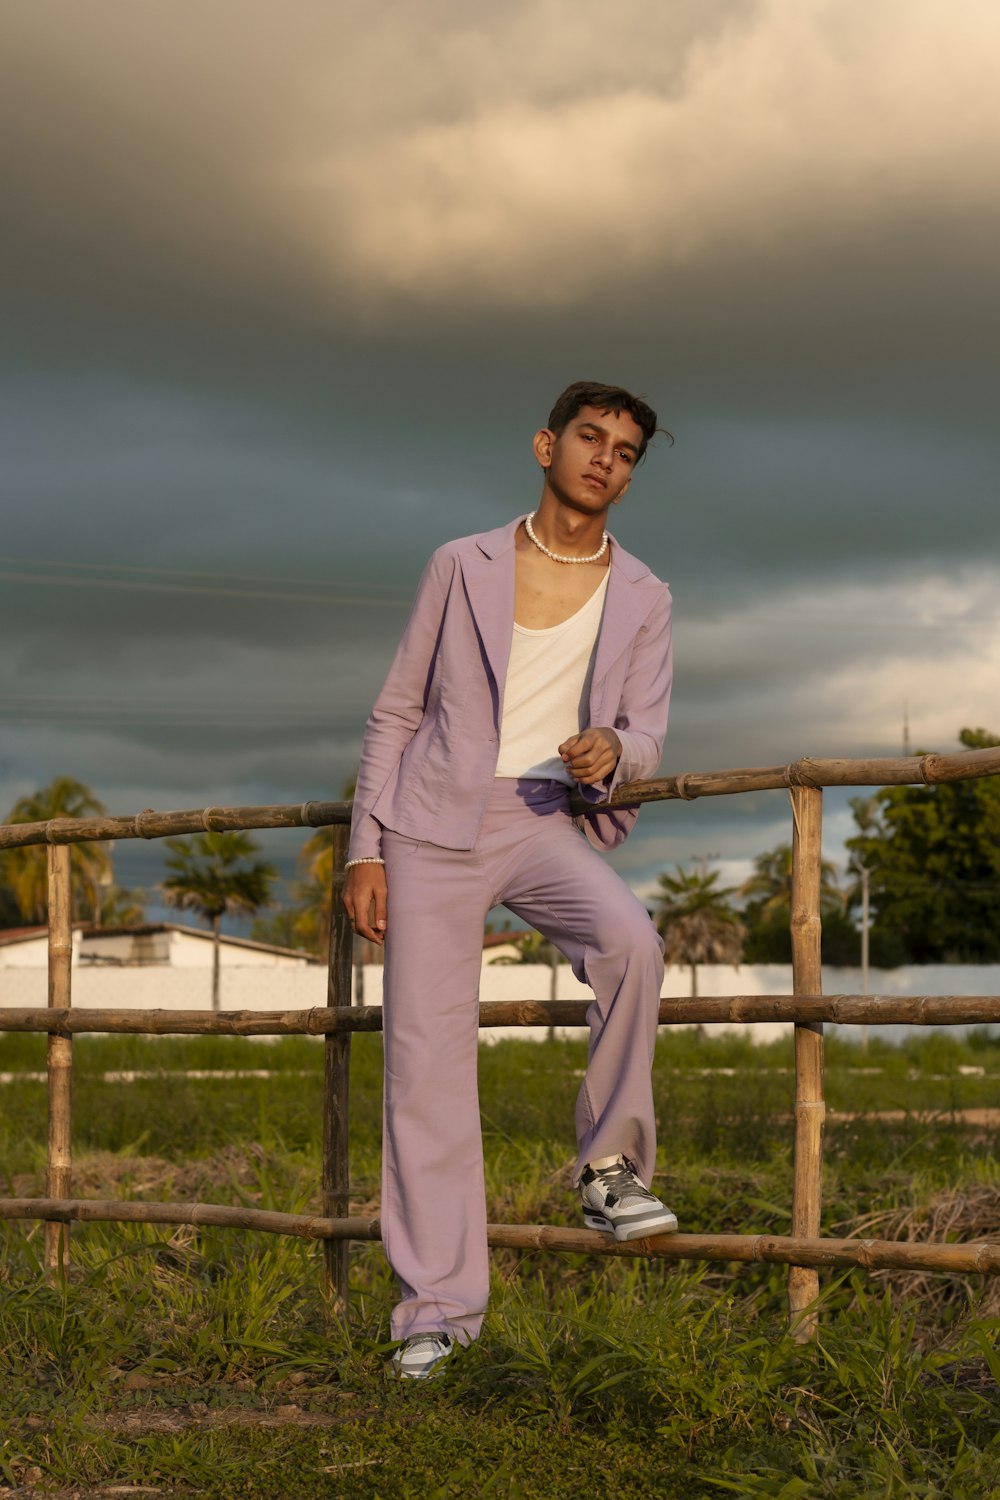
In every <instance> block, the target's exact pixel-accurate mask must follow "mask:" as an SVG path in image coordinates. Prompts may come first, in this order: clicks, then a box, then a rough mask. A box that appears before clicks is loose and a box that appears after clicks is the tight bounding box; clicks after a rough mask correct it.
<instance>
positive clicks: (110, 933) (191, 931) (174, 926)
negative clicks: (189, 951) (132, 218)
mask: <svg viewBox="0 0 1000 1500" xmlns="http://www.w3.org/2000/svg"><path fill="white" fill-rule="evenodd" d="M73 930H74V932H79V933H80V936H81V937H82V938H83V939H84V941H86V940H87V939H88V938H106V937H155V936H156V935H157V934H158V933H163V932H179V933H182V934H183V935H184V936H185V937H193V938H201V939H202V941H203V942H206V943H210V942H212V940H213V939H212V934H211V932H209V931H207V929H206V928H204V927H188V926H187V925H186V924H185V923H183V922H137V923H136V924H135V925H134V926H126V927H91V926H88V925H87V924H86V923H83V922H74V923H73ZM48 935H49V929H48V927H7V928H3V929H0V946H6V945H8V944H14V943H30V942H36V941H37V940H38V939H39V938H47V937H48ZM219 937H220V941H221V942H223V943H225V945H226V947H228V948H249V949H251V950H252V951H253V952H256V953H275V954H278V955H280V956H281V957H282V958H298V959H308V960H309V962H310V963H314V964H318V963H323V962H324V960H323V959H321V958H318V957H317V955H316V954H315V953H309V952H308V951H307V950H306V949H305V948H281V947H279V946H278V945H277V944H276V943H258V942H256V941H255V940H254V939H253V938H242V937H232V936H231V935H230V934H229V933H227V932H223V933H220V935H219Z"/></svg>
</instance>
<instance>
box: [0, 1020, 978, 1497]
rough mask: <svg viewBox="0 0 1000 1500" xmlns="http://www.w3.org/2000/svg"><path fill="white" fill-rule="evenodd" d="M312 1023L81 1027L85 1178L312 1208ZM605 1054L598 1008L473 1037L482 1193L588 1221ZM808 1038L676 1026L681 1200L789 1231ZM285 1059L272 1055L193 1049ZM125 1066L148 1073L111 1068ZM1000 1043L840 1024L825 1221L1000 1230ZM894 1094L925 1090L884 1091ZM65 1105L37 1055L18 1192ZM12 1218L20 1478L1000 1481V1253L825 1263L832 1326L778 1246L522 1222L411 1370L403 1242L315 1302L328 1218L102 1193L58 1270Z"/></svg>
mask: <svg viewBox="0 0 1000 1500" xmlns="http://www.w3.org/2000/svg"><path fill="white" fill-rule="evenodd" d="M44 1047H45V1043H44V1039H43V1038H38V1037H31V1036H24V1037H22V1036H8V1037H6V1038H0V1068H2V1069H4V1070H6V1071H22V1072H26V1071H30V1070H32V1069H38V1068H41V1067H42V1066H43V1065H44ZM322 1051H323V1049H322V1046H321V1045H320V1044H317V1043H315V1042H312V1041H309V1040H306V1039H302V1038H287V1039H284V1040H282V1041H280V1042H278V1043H276V1044H274V1045H268V1046H264V1045H261V1044H258V1043H253V1042H249V1041H242V1040H240V1039H234V1038H226V1039H217V1038H190V1039H176V1038H159V1039H146V1038H80V1039H78V1040H77V1041H76V1042H75V1043H74V1067H75V1074H76V1077H75V1084H74V1118H75V1122H76V1140H75V1153H76V1170H77V1178H78V1190H79V1191H80V1192H82V1193H86V1194H87V1195H89V1196H97V1195H102V1196H103V1195H108V1196H121V1197H127V1196H135V1197H144V1198H169V1197H184V1198H189V1199H195V1198H200V1199H204V1200H210V1201H217V1202H234V1203H239V1202H246V1203H252V1204H255V1205H259V1206H262V1207H277V1208H283V1209H292V1210H298V1211H303V1212H305V1211H310V1210H315V1209H317V1208H318V1206H319V1194H318V1186H317V1183H318V1175H319V1136H320V1095H321V1076H322ZM380 1053H381V1049H380V1044H379V1039H378V1038H377V1037H373V1036H360V1037H357V1038H356V1039H355V1043H354V1048H353V1063H352V1102H351V1109H352V1164H351V1170H352V1184H353V1193H354V1203H355V1206H356V1207H357V1208H359V1209H361V1210H363V1211H373V1210H374V1207H375V1200H376V1197H377V1175H378V1134H379V1107H380V1076H379V1074H380ZM583 1061H584V1054H583V1049H582V1047H581V1046H579V1045H578V1044H575V1043H555V1044H550V1043H541V1044H538V1045H532V1044H527V1043H522V1042H503V1043H499V1044H498V1045H497V1046H495V1047H490V1048H484V1049H483V1052H482V1057H481V1066H480V1076H481V1095H482V1108H483V1118H484V1134H485V1140H486V1148H487V1191H488V1196H489V1200H490V1216H491V1218H496V1219H503V1220H513V1219H517V1220H523V1221H527V1222H549V1223H576V1222H577V1211H576V1206H575V1203H574V1199H573V1195H572V1192H571V1190H570V1187H569V1169H570V1165H571V1160H572V1151H571V1136H572V1128H571V1121H572V1107H573V1100H574V1097H575V1093H576V1088H577V1086H578V1082H579V1078H578V1074H579V1071H580V1069H581V1068H582V1065H583ZM791 1061H792V1058H791V1048H790V1046H789V1045H788V1044H787V1043H780V1044H776V1045H774V1046H771V1047H767V1048H759V1049H758V1048H753V1047H751V1046H750V1045H748V1044H746V1043H744V1042H743V1041H742V1040H741V1039H739V1038H727V1037H718V1038H715V1039H711V1038H709V1039H706V1040H699V1039H698V1038H697V1037H695V1036H694V1035H693V1034H691V1033H676V1034H673V1035H665V1036H664V1037H663V1038H662V1040H661V1043H660V1047H659V1053H658V1058H657V1066H656V1074H655V1077H656V1089H657V1109H658V1114H659V1117H660V1131H661V1160H662V1163H663V1168H664V1170H663V1173H662V1174H661V1178H660V1181H659V1182H658V1185H662V1187H663V1190H664V1195H665V1196H667V1197H668V1198H669V1201H671V1203H672V1204H673V1206H675V1207H676V1208H677V1210H678V1212H679V1215H680V1217H681V1221H682V1226H683V1227H684V1228H685V1229H689V1230H698V1231H704V1232H714V1231H724V1230H726V1231H741V1232H750V1231H759V1232H779V1233H783V1232H787V1230H788V1226H789V1207H790V1182H791V1158H790V1136H791V1124H790V1111H791V1104H792V1076H791ZM261 1067H266V1068H267V1069H269V1070H271V1072H272V1074H273V1076H272V1077H270V1078H267V1079H251V1078H247V1079H241V1080H238V1079H235V1078H230V1079H205V1080H196V1079H185V1078H183V1077H181V1076H180V1075H181V1074H183V1073H184V1072H186V1071H188V1070H191V1069H220V1068H221V1069H227V1068H228V1069H240V1068H250V1069H257V1068H261ZM127 1068H135V1069H143V1070H149V1069H152V1070H155V1071H156V1073H157V1076H156V1077H154V1078H151V1079H146V1080H143V1081H139V1082H134V1083H130V1084H125V1083H108V1082H104V1081H102V1076H101V1075H102V1074H103V1073H105V1072H107V1071H112V1070H121V1069H127ZM969 1068H983V1069H984V1070H985V1071H984V1073H983V1074H982V1075H980V1074H976V1073H970V1072H967V1071H966V1072H963V1071H962V1070H963V1069H969ZM729 1069H734V1070H735V1072H734V1073H730V1072H728V1071H726V1070H729ZM875 1069H877V1070H878V1071H877V1072H875V1071H869V1070H875ZM998 1074H1000V1047H997V1045H996V1044H995V1043H993V1042H990V1041H989V1040H988V1039H986V1038H982V1037H977V1036H975V1035H973V1036H971V1037H969V1038H967V1039H966V1040H965V1041H962V1042H955V1041H954V1040H952V1039H951V1038H949V1037H947V1036H943V1037H942V1036H939V1035H937V1034H933V1035H931V1036H928V1037H927V1038H926V1039H924V1040H923V1042H922V1045H921V1044H911V1045H908V1046H907V1047H905V1048H900V1049H892V1048H886V1047H884V1046H882V1045H881V1044H880V1043H878V1042H877V1041H875V1040H873V1042H872V1044H871V1046H870V1047H869V1049H868V1051H867V1053H862V1052H861V1050H860V1049H859V1048H857V1047H852V1046H849V1045H848V1044H846V1043H845V1042H843V1041H842V1040H840V1039H834V1040H832V1041H831V1043H830V1045H829V1047H828V1051H827V1093H828V1098H829V1101H830V1103H831V1107H832V1108H834V1109H837V1110H842V1111H845V1112H850V1113H852V1114H853V1115H855V1116H856V1118H855V1119H853V1120H852V1121H851V1122H849V1123H846V1124H835V1125H834V1126H833V1127H832V1128H831V1130H830V1132H829V1136H828V1153H827V1168H826V1173H825V1185H824V1204H825V1209H824V1227H825V1230H826V1232H827V1233H843V1232H847V1231H848V1230H849V1229H850V1228H851V1227H852V1226H854V1225H856V1224H858V1223H859V1221H861V1220H866V1221H872V1222H874V1221H876V1220H877V1227H876V1228H875V1229H870V1230H867V1229H866V1231H865V1232H866V1233H887V1234H889V1235H892V1234H895V1233H904V1232H911V1231H912V1232H919V1233H925V1234H926V1235H928V1236H931V1235H936V1236H938V1237H944V1236H945V1235H950V1236H951V1237H952V1238H975V1237H979V1236H980V1235H982V1234H984V1233H991V1234H992V1235H993V1237H994V1238H995V1237H998V1234H1000V1169H998V1167H997V1164H996V1162H995V1160H994V1158H993V1154H992V1141H991V1139H990V1136H989V1134H988V1133H986V1132H984V1131H982V1130H981V1129H978V1128H970V1127H969V1126H968V1125H967V1124H966V1123H965V1122H964V1120H963V1117H962V1116H961V1115H960V1114H959V1113H958V1112H959V1111H961V1110H963V1109H967V1108H974V1107H977V1106H980V1105H982V1104H993V1103H994V1102H995V1101H996V1100H997V1098H998V1097H1000V1096H998V1092H997V1087H996V1085H997V1076H998ZM889 1109H892V1110H901V1111H903V1117H902V1118H901V1119H899V1120H896V1121H892V1122H886V1121H885V1120H879V1119H876V1118H875V1117H874V1112H875V1111H883V1110H889ZM44 1135H45V1090H44V1086H43V1085H40V1084H37V1083H32V1082H28V1081H19V1082H15V1083H12V1084H8V1085H5V1086H3V1087H2V1088H0V1147H2V1152H0V1161H2V1165H3V1172H4V1176H5V1178H6V1181H5V1183H4V1184H3V1189H4V1191H8V1192H9V1191H16V1192H17V1193H18V1194H20V1195H23V1194H26V1193H29V1192H36V1191H40V1189H41V1186H42V1182H43V1175H44ZM2 1232H3V1235H4V1240H5V1255H4V1258H3V1263H2V1266H0V1481H4V1482H6V1483H7V1484H8V1485H12V1486H14V1485H16V1486H18V1488H19V1492H20V1493H39V1494H40V1493H43V1492H45V1491H46V1490H49V1491H51V1492H53V1493H59V1492H60V1490H61V1491H62V1492H63V1493H66V1494H69V1493H73V1492H75V1493H77V1494H78V1495H80V1496H84V1495H87V1496H89V1495H97V1494H101V1493H103V1492H106V1491H109V1490H110V1489H112V1488H113V1487H114V1486H116V1485H117V1486H121V1485H126V1484H130V1485H147V1486H150V1487H152V1488H153V1489H155V1490H158V1491H159V1492H161V1493H170V1494H191V1495H194V1494H199V1495H204V1496H208V1497H219V1500H222V1497H230V1496H274V1495H280V1496H290V1497H299V1496H301V1497H304V1500H308V1497H312V1496H317V1497H318V1496H324V1497H325V1496H337V1497H340V1496H344V1497H348V1500H350V1497H362V1496H364V1497H382V1500H390V1497H397V1496H398V1497H410V1496H413V1497H418V1496H419V1497H428V1496H430V1497H434V1496H440V1497H452V1496H454V1497H466V1496H491V1497H494V1496H495V1497H504V1500H518V1497H530V1500H535V1497H540V1500H541V1497H544V1500H547V1497H550V1496H551V1497H556V1500H559V1497H567V1500H568V1497H574V1500H576V1497H577V1496H578V1495H579V1494H581V1493H597V1494H604V1493H607V1494H614V1495H616V1496H621V1497H625V1500H628V1497H632V1496H635V1497H639V1496H643V1497H646V1496H663V1497H665V1500H673V1497H675V1496H676V1497H678V1500H680V1497H683V1500H701V1497H725V1496H732V1495H739V1496H750V1497H756V1496H773V1497H782V1500H797V1497H806V1500H814V1497H815V1500H826V1497H829V1500H855V1497H860V1496H864V1497H866V1500H868V1497H872V1500H897V1497H898V1500H904V1497H906V1500H909V1497H911V1496H917V1497H928V1500H929V1497H940V1500H983V1497H991V1496H993V1497H996V1496H1000V1426H998V1421H997V1411H998V1396H1000V1386H998V1380H1000V1356H998V1354H997V1352H996V1333H997V1329H998V1326H1000V1323H998V1313H1000V1287H998V1286H997V1283H996V1282H994V1281H992V1280H990V1279H989V1278H976V1277H970V1278H961V1277H937V1278H934V1277H926V1276H925V1277H906V1276H904V1275H902V1274H899V1275H896V1274H894V1275H891V1276H889V1275H885V1274H881V1275H879V1276H876V1277H872V1278H864V1277H861V1276H859V1275H856V1276H847V1277H845V1276H834V1275H825V1276H824V1277H823V1280H822V1293H821V1302H822V1305H821V1310H820V1318H821V1333H820V1337H819V1339H818V1340H817V1342H816V1343H815V1344H814V1345H811V1346H807V1347H803V1346H800V1345H798V1344H796V1343H795V1342H794V1341H792V1340H791V1339H790V1338H789V1336H788V1332H787V1327H786V1314H785V1275H784V1273H782V1272H781V1270H780V1269H779V1268H776V1267H769V1266H753V1267H740V1268H734V1267H731V1266H707V1265H686V1264H676V1265H675V1264H671V1263H667V1262H645V1261H603V1260H599V1259H597V1258H590V1257H584V1256H564V1257H556V1256H552V1255H545V1254H542V1253H525V1254H522V1253H515V1252H503V1253H497V1254H496V1255H495V1256H494V1258H493V1280H494V1285H493V1293H492V1299H491V1306H490V1312H489V1314H488V1318H487V1323H486V1326H485V1328H484V1333H483V1337H482V1339H481V1340H480V1341H479V1343H478V1344H477V1345H476V1346H474V1347H473V1348H472V1349H470V1350H468V1351H466V1353H465V1354H464V1355H463V1357H462V1358H461V1359H459V1360H457V1361H455V1363H454V1364H453V1366H451V1367H450V1368H449V1371H448V1373H447V1374H446V1376H445V1377H444V1378H442V1379H441V1380H440V1381H437V1382H434V1383H432V1384H429V1385H427V1386H418V1387H415V1388H414V1387H399V1386H397V1385H395V1384H393V1383H392V1382H390V1381H387V1380H386V1378H385V1376H384V1373H383V1364H384V1358H385V1353H386V1341H387V1338H388V1310H389V1307H390V1304H391V1299H392V1283H391V1277H390V1275H389V1273H388V1270H387V1268H386V1266H385V1262H384V1259H383V1257H382V1254H381V1251H380V1249H379V1247H378V1246H367V1245H366V1246H359V1247H357V1248H356V1249H355V1251H354V1252H353V1254H352V1271H351V1276H352V1300H351V1310H350V1317H349V1324H348V1326H347V1327H346V1328H345V1327H342V1326H341V1325H339V1324H336V1323H335V1324H333V1325H330V1326H328V1325H327V1323H326V1322H325V1319H324V1309H323V1304H322V1300H321V1295H320V1258H321V1252H320V1249H319V1247H318V1246H317V1245H316V1244H312V1243H307V1242H299V1241H293V1240H280V1239H275V1238H271V1237H265V1236H263V1235H250V1234H226V1233H223V1232H221V1231H204V1232H202V1231H197V1232H196V1231H193V1230H187V1229H181V1230H178V1231H177V1232H176V1233H175V1234H170V1233H169V1232H168V1231H166V1230H157V1229H154V1228H152V1227H148V1226H119V1225H89V1226H86V1227H79V1228H74V1231H73V1263H72V1269H71V1271H70V1274H69V1276H68V1278H66V1279H65V1280H60V1281H58V1282H57V1283H56V1284H54V1285H48V1284H47V1283H46V1281H45V1278H44V1275H43V1274H42V1268H41V1264H40V1256H41V1243H42V1231H41V1227H40V1226H22V1225H16V1224H12V1225H6V1226H4V1228H3V1231H2ZM0 1493H2V1489H0Z"/></svg>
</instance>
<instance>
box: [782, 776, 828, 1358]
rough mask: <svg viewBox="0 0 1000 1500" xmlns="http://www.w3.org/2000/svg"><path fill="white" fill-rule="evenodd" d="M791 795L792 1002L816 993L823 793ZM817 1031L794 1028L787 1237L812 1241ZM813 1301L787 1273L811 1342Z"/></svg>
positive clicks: (792, 1308) (804, 1336)
mask: <svg viewBox="0 0 1000 1500" xmlns="http://www.w3.org/2000/svg"><path fill="white" fill-rule="evenodd" d="M791 795H792V819H793V830H792V914H791V927H792V989H793V991H794V993H795V994H796V995H819V994H822V990H823V970H822V966H821V957H820V935H821V920H820V874H821V871H820V865H821V860H822V848H823V793H822V791H821V790H820V788H819V787H811V786H793V787H792V788H791ZM825 1115H826V1105H825V1103H824V1100H823V1023H822V1022H821V1021H815V1022H814V1021H796V1023H795V1180H794V1185H793V1189H792V1234H793V1236H801V1237H802V1238H808V1239H815V1238H817V1237H818V1235H819V1230H820V1211H821V1194H822V1177H823V1121H824V1118H825ZM818 1295H819V1272H818V1271H817V1270H816V1269H814V1268H812V1267H808V1266H793V1267H792V1268H791V1271H790V1272H789V1277H788V1308H789V1313H790V1316H791V1322H792V1329H793V1335H794V1337H795V1338H796V1339H797V1340H798V1341H799V1343H806V1342H808V1340H810V1339H812V1338H814V1337H815V1334H816V1329H817V1322H818V1319H817V1315H816V1312H815V1311H813V1312H811V1313H805V1312H804V1310H805V1309H806V1308H807V1307H808V1306H809V1304H810V1303H812V1302H815V1300H816V1298H817V1297H818Z"/></svg>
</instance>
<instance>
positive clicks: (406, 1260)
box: [382, 779, 663, 1343]
mask: <svg viewBox="0 0 1000 1500" xmlns="http://www.w3.org/2000/svg"><path fill="white" fill-rule="evenodd" d="M382 852H383V856H384V858H385V866H386V878H387V881H388V887H389V906H388V929H387V937H386V948H385V977H384V989H383V1007H384V1009H383V1026H384V1041H385V1114H384V1129H383V1143H382V1238H383V1242H384V1245H385V1251H386V1254H387V1256H388V1258H389V1263H390V1265H391V1266H392V1268H393V1270H394V1271H395V1273H396V1275H397V1277H398V1278H399V1281H400V1284H401V1289H402V1297H401V1300H400V1302H399V1303H398V1305H397V1306H396V1307H395V1308H394V1310H393V1315H392V1335H393V1338H396V1339H402V1338H407V1337H409V1336H410V1335H411V1334H415V1333H423V1332H429V1331H431V1330H444V1331H446V1332H449V1333H451V1334H452V1335H453V1337H455V1338H457V1339H458V1340H459V1341H460V1342H462V1343H468V1342H470V1341H471V1340H472V1339H474V1338H476V1336H477V1335H478V1333H479V1329H480V1326H481V1324H482V1320H483V1314H484V1312H485V1310H486V1300H487V1294H488V1287H489V1265H488V1259H487V1249H486V1194H485V1187H484V1179H483V1143H482V1131H481V1127H480V1120H479V1094H478V1086H477V1076H476V1064H477V1055H478V1041H479V1029H478V1024H479V1004H478V1002H479V976H480V969H481V965H482V958H483V947H482V934H483V925H484V922H485V919H486V914H487V912H488V911H489V910H490V908H491V907H493V906H497V905H503V906H506V907H507V908H508V909H509V910H510V911H512V912H514V913H515V915H516V916H518V917H521V918H522V919H523V920H524V921H525V922H527V923H529V924H530V925H531V926H532V927H534V928H536V929H537V930H538V931H539V932H541V933H542V934H544V936H545V937H546V938H548V939H549V941H550V942H552V943H554V944H555V946H556V947H557V948H558V949H559V950H560V952H562V953H563V954H564V955H565V957H566V958H567V959H568V960H569V962H570V964H571V965H572V968H573V973H574V974H575V975H576V977H577V979H579V980H581V981H583V982H585V983H586V984H589V985H590V987H591V988H592V990H593V991H594V1001H593V1003H592V1004H591V1006H590V1007H589V1009H588V1011H587V1021H588V1024H589V1027H590V1049H589V1054H588V1062H587V1071H586V1075H585V1077H584V1080H583V1083H582V1085H581V1088H580V1093H579V1097H578V1099H577V1105H576V1136H577V1145H578V1160H577V1166H576V1174H575V1177H576V1178H579V1175H580V1173H581V1172H582V1171H583V1168H584V1166H585V1165H586V1163H587V1162H588V1161H589V1160H591V1159H597V1158H600V1157H605V1156H613V1155H614V1154H615V1153H616V1152H619V1151H621V1152H624V1153H625V1155H627V1156H629V1157H631V1158H632V1160H633V1161H634V1162H635V1164H636V1166H637V1169H638V1172H639V1175H640V1177H642V1178H643V1180H644V1181H646V1182H648V1181H649V1180H650V1177H651V1175H652V1171H653V1166H654V1160H655V1155H656V1127H655V1121H654V1117H653V1099H652V1086H651V1080H650V1069H651V1065H652V1059H653V1047H654V1044H655V1041H656V1025H657V1010H658V1004H659V997H660V989H661V985H662V980H663V943H662V941H661V940H660V938H659V936H658V934H657V932H656V929H655V928H654V926H653V924H652V922H651V921H650V919H649V916H648V914H647V912H646V910H645V908H644V907H643V906H642V904H641V903H640V902H639V901H638V900H637V899H636V897H635V896H634V895H633V894H632V892H631V891H630V890H629V888H628V886H626V885H625V884H624V882H623V881H622V880H621V879H619V877H618V876H617V875H616V874H615V873H614V871H613V870H612V869H610V868H609V866H608V865H606V864H605V863H604V861H603V860H602V858H601V856H600V855H599V854H598V853H597V851H596V850H595V849H593V848H591V846H590V845H589V844H588V843H587V841H586V839H585V838H584V837H583V836H582V835H581V834H580V833H579V831H578V830H577V828H576V827H575V826H574V823H573V820H572V818H571V816H570V812H569V802H568V789H567V788H566V787H565V786H563V785H562V784H561V783H559V782H554V781H528V780H521V781H515V780H506V779H500V780H497V781H496V782H495V783H494V788H493V792H492V794H491V798H490V802H489V805H488V807H487V809H486V814H485V816H484V818H483V822H482V826H481V829H480V832H479V837H478V838H477V840H476V843H475V845H474V847H473V848H472V849H468V850H456V849H444V848H441V847H439V846H438V845H436V844H430V843H421V842H419V841H417V840H416V839H410V838H407V837H405V836H404V835H402V834H398V833H393V832H392V831H391V830H389V829H386V830H385V831H384V833H383V839H382Z"/></svg>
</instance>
